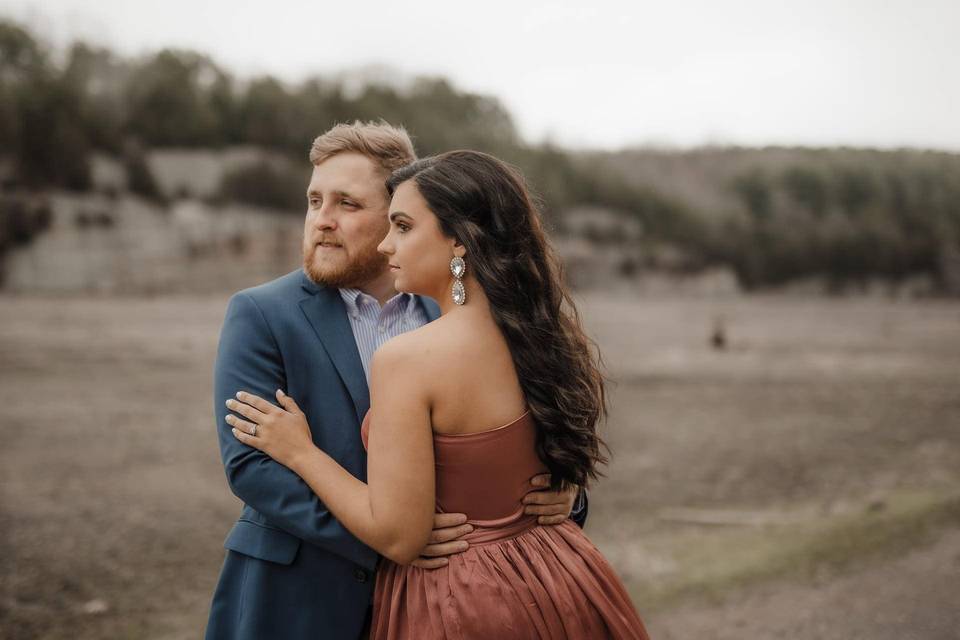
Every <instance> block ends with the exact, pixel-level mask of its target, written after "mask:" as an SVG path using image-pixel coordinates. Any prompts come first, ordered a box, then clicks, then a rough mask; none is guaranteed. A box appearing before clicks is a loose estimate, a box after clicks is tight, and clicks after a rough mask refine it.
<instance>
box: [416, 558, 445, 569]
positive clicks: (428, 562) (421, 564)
mask: <svg viewBox="0 0 960 640" xmlns="http://www.w3.org/2000/svg"><path fill="white" fill-rule="evenodd" d="M410 564H412V565H413V566H415V567H417V568H418V569H439V568H440V567H445V566H447V565H448V564H450V561H449V560H447V559H446V558H424V557H423V556H420V557H419V558H417V559H416V560H414V561H413V562H411V563H410Z"/></svg>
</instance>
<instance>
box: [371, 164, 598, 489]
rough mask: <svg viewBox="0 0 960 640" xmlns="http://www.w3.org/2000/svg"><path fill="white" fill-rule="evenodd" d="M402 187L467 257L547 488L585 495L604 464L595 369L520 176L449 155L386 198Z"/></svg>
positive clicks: (397, 175) (406, 174) (390, 184)
mask: <svg viewBox="0 0 960 640" xmlns="http://www.w3.org/2000/svg"><path fill="white" fill-rule="evenodd" d="M408 180H413V182H414V184H415V185H416V187H417V189H418V191H419V192H420V195H422V196H423V198H424V200H426V202H427V204H428V205H429V207H430V210H431V211H432V212H433V213H434V215H436V216H437V219H438V220H439V223H440V229H441V231H442V232H443V233H444V235H446V236H448V237H451V238H455V239H457V240H458V241H459V242H460V243H461V244H463V245H464V247H465V248H466V250H467V251H466V256H465V259H466V262H467V269H468V270H472V272H473V275H474V276H475V277H476V279H477V281H478V282H479V283H480V286H481V287H483V291H484V293H485V294H486V296H487V298H488V299H489V301H490V310H491V312H492V313H493V317H494V319H495V320H496V322H497V325H498V326H499V327H500V330H501V331H502V332H503V334H504V336H505V338H506V340H507V344H508V345H509V348H510V353H511V354H512V357H513V363H514V366H515V367H516V369H517V376H518V377H519V379H520V385H521V386H522V388H523V392H524V395H525V396H526V401H527V404H528V405H529V407H530V412H531V414H532V416H533V418H534V420H535V421H536V424H537V453H538V455H539V456H540V459H541V460H542V461H543V463H544V464H545V465H546V466H547V468H548V469H549V470H550V473H551V475H552V476H553V480H552V487H553V488H554V489H557V488H560V487H561V486H565V485H566V484H568V483H572V484H576V485H580V486H587V485H588V483H589V480H591V479H596V478H597V476H598V475H602V474H601V473H600V472H599V471H598V468H597V467H598V466H599V465H601V464H605V463H606V462H607V457H606V456H605V455H604V453H603V451H602V449H607V447H606V444H605V443H604V442H603V440H602V439H601V438H600V436H599V435H598V434H597V425H598V422H599V421H600V420H601V419H602V418H605V417H606V415H607V404H606V394H605V390H604V384H605V377H604V375H603V374H602V373H601V371H600V365H601V364H602V360H601V358H600V354H599V351H597V349H596V345H595V344H594V342H593V341H592V340H590V339H589V338H588V337H587V335H586V334H585V333H584V331H583V328H582V327H581V323H580V315H579V313H578V312H577V309H576V306H575V305H574V303H573V300H572V299H571V297H570V294H569V293H568V291H567V289H566V287H565V286H564V284H563V280H562V266H561V263H560V260H559V259H558V258H557V256H556V254H555V253H554V251H553V248H552V247H551V246H550V243H549V241H548V240H547V238H546V235H545V234H544V232H543V226H542V223H541V219H540V212H539V208H538V207H537V205H536V204H535V202H534V199H533V197H532V196H531V194H530V191H529V190H528V188H527V186H526V184H525V181H524V179H523V176H522V175H521V174H520V172H519V171H517V170H516V169H514V168H513V167H511V166H509V165H507V164H506V163H504V162H502V161H500V160H498V159H496V158H494V157H493V156H490V155H488V154H485V153H480V152H478V151H450V152H447V153H443V154H440V155H437V156H432V157H429V158H423V159H421V160H418V161H416V162H414V163H412V164H410V165H408V166H406V167H402V168H400V169H397V170H396V171H394V172H393V174H392V175H391V176H390V178H389V179H388V180H387V190H388V191H389V192H390V195H391V196H392V195H393V193H394V191H395V190H396V189H397V187H398V186H400V185H401V184H402V183H404V182H406V181H408ZM468 304H469V303H468ZM607 450H608V451H609V449H607Z"/></svg>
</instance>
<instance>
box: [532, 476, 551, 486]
mask: <svg viewBox="0 0 960 640" xmlns="http://www.w3.org/2000/svg"><path fill="white" fill-rule="evenodd" d="M551 477H552V476H551V475H550V474H549V473H541V474H539V475H536V476H533V477H532V478H530V484H531V485H533V486H534V487H549V486H550V478H551Z"/></svg>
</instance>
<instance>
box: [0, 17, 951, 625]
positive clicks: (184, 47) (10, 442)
mask: <svg viewBox="0 0 960 640" xmlns="http://www.w3.org/2000/svg"><path fill="white" fill-rule="evenodd" d="M957 25H960V5H957V4H956V3H954V2H948V1H944V2H939V1H934V0H926V1H923V2H904V1H900V0H896V1H893V2H885V3H876V2H865V1H850V2H843V3H834V2H822V1H807V2H802V3H801V2H785V3H766V2H759V1H745V0H744V1H738V2H715V3H711V2H697V1H693V0H682V1H680V2H676V3H671V4H670V5H669V6H666V5H664V4H663V3H649V2H629V3H627V2H623V3H619V2H612V1H598V2H593V3H591V4H590V6H586V4H585V3H584V4H574V3H556V2H525V3H517V2H512V3H508V2H499V1H494V2H488V3H486V4H485V5H484V6H483V7H482V8H481V7H480V6H479V5H471V6H467V5H462V6H461V5H456V4H454V3H442V2H436V1H425V2H420V3H417V6H404V5H397V4H391V5H387V4H385V3H384V4H380V3H372V2H357V3H351V4H350V6H340V5H336V4H327V3H311V4H308V5H304V4H301V3H293V2H286V1H285V0H275V1H273V2H270V3H246V4H245V5H243V6H239V5H238V3H228V2H224V1H222V0H214V1H209V2H203V3H197V2H184V1H180V0H175V1H168V2H163V3H155V2H121V1H109V0H102V1H101V2H98V3H90V2H80V1H67V0H45V1H44V2H43V3H39V2H19V3H18V2H8V1H4V0H0V406H2V407H3V411H2V413H0V439H2V444H0V481H2V482H0V543H2V552H0V638H16V639H25V638H73V639H80V638H151V639H163V640H168V639H170V640H172V639H179V638H184V639H186V638H197V637H201V635H202V631H203V628H204V625H205V623H206V616H207V611H208V606H209V602H210V596H211V594H212V591H213V587H214V584H215V581H216V578H217V574H218V570H219V567H220V564H221V562H222V560H223V553H224V552H223V548H222V546H221V545H222V542H223V538H224V536H225V535H226V533H227V531H228V530H229V528H230V526H231V525H232V523H233V521H234V519H235V518H236V516H237V514H238V513H239V508H240V504H239V503H238V501H237V500H236V499H235V498H234V497H233V496H232V494H231V493H230V491H229V488H228V486H227V483H226V480H225V477H224V474H223V470H222V467H221V465H220V460H219V455H218V449H217V442H216V435H215V424H214V421H213V414H212V406H211V392H212V389H211V383H212V379H211V377H212V376H211V374H212V366H213V359H214V353H215V349H216V343H217V338H218V333H219V328H220V323H221V322H222V319H223V313H224V310H225V305H226V301H227V299H228V297H229V296H230V294H231V293H232V292H234V291H236V290H238V289H241V288H245V287H248V286H252V285H255V284H259V283H262V282H265V281H267V280H270V279H272V278H274V277H276V276H278V275H281V274H284V273H287V272H288V271H291V270H293V269H295V268H297V267H298V266H299V264H300V236H301V233H302V216H303V213H304V210H305V205H304V195H303V194H304V189H305V187H306V184H307V178H308V176H309V172H310V168H311V166H310V164H309V161H308V160H307V151H308V149H309V145H310V142H311V141H312V140H313V138H314V137H315V136H317V135H319V134H320V133H322V132H323V131H325V130H326V129H328V128H329V127H330V126H332V125H333V124H335V123H337V122H346V121H352V120H354V119H361V120H379V119H381V118H382V119H385V120H387V121H389V122H390V123H393V124H402V125H404V126H405V127H407V129H408V130H409V131H410V132H411V133H412V135H413V137H414V140H415V143H416V147H417V151H418V153H419V154H420V155H428V154H432V153H435V152H439V151H444V150H449V149H453V148H473V149H481V150H484V151H488V152H491V153H493V154H495V155H497V156H499V157H501V158H504V159H506V160H508V161H510V162H512V163H514V164H516V165H517V166H519V167H520V168H521V169H522V170H523V172H524V173H525V175H526V176H527V178H528V180H529V181H530V183H531V184H532V186H533V187H534V189H535V190H536V191H537V192H538V193H539V195H540V197H541V198H542V200H543V208H544V216H545V218H546V220H547V224H548V227H549V230H550V234H551V238H552V240H553V242H554V243H555V245H556V246H557V248H558V249H559V251H560V253H561V255H562V257H563V260H564V263H565V268H566V278H567V281H568V283H569V284H570V285H571V286H572V287H574V289H575V294H576V298H577V300H578V301H579V304H580V308H581V310H582V312H583V314H584V320H585V323H586V325H587V328H588V330H589V332H590V334H591V335H592V336H593V337H595V339H596V340H597V342H598V343H599V346H600V348H601V350H602V351H603V353H604V355H605V361H606V364H607V367H608V371H609V374H610V376H611V378H612V380H613V384H612V387H611V409H612V413H611V416H610V419H609V421H608V422H607V424H605V425H604V427H603V428H604V434H605V436H606V438H607V440H608V442H609V443H610V445H611V447H612V450H613V460H612V463H611V465H610V466H609V467H608V469H607V477H606V478H605V479H604V480H603V481H602V482H601V483H599V484H598V485H597V486H596V487H595V488H594V489H593V490H592V492H591V515H590V519H589V521H588V524H587V533H588V535H589V536H590V537H591V539H593V540H594V542H595V543H596V544H597V545H598V546H599V547H600V548H601V550H602V551H603V552H604V553H605V554H606V555H607V557H608V558H609V559H610V560H611V562H612V563H613V564H614V566H615V568H616V569H617V571H618V572H619V574H620V575H621V576H622V578H623V579H624V581H625V582H626V584H627V586H628V588H629V589H630V592H631V595H632V597H633V599H634V602H635V604H636V606H637V608H638V610H639V611H640V613H641V615H642V616H643V617H644V619H645V620H646V622H647V623H648V626H649V629H650V631H651V634H652V636H653V637H654V638H657V639H659V640H666V639H686V638H698V639H700V640H708V639H714V638H715V639H727V638H737V639H739V640H742V639H744V638H784V637H786V638H791V637H817V638H837V639H851V638H871V639H873V640H883V639H887V638H889V639H893V638H897V639H903V638H918V639H924V640H928V639H933V640H938V639H941V638H943V639H946V638H960V607H958V606H957V605H958V601H957V596H956V594H957V588H958V586H960V387H958V384H957V383H958V379H960V375H958V374H960V119H958V118H957V117H956V115H955V114H956V107H957V106H960V83H957V82H956V78H957V77H960V44H958V43H960V39H958V38H957V35H958V34H957Z"/></svg>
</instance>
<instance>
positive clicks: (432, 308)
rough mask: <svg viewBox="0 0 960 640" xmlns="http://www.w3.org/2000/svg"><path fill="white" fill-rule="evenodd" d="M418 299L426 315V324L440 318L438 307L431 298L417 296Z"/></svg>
mask: <svg viewBox="0 0 960 640" xmlns="http://www.w3.org/2000/svg"><path fill="white" fill-rule="evenodd" d="M417 297H418V298H420V304H421V305H423V311H424V313H426V314H427V322H433V321H434V320H436V319H437V318H439V317H440V305H438V304H437V303H436V302H434V301H433V298H428V297H426V296H417Z"/></svg>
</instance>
